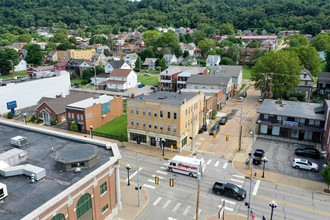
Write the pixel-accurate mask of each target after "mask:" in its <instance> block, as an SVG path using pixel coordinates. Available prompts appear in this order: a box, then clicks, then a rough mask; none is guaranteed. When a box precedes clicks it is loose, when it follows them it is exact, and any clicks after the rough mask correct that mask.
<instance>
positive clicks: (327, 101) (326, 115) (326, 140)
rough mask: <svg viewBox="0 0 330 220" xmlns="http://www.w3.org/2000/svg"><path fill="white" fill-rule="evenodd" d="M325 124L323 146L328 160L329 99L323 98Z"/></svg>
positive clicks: (329, 152)
mask: <svg viewBox="0 0 330 220" xmlns="http://www.w3.org/2000/svg"><path fill="white" fill-rule="evenodd" d="M324 114H325V125H324V135H323V147H324V149H325V151H326V152H327V155H326V158H327V161H328V162H329V161H330V101H329V100H325V103H324Z"/></svg>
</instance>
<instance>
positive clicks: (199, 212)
mask: <svg viewBox="0 0 330 220" xmlns="http://www.w3.org/2000/svg"><path fill="white" fill-rule="evenodd" d="M201 212H202V210H201V209H198V216H199V214H201ZM194 218H196V214H195V216H194Z"/></svg>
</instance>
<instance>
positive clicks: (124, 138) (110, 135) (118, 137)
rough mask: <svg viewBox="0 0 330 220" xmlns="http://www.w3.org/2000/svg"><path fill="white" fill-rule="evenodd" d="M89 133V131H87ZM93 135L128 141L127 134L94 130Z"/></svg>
mask: <svg viewBox="0 0 330 220" xmlns="http://www.w3.org/2000/svg"><path fill="white" fill-rule="evenodd" d="M86 133H89V132H86ZM93 135H95V136H98V137H104V138H109V139H114V140H118V141H127V136H124V135H123V136H122V137H121V136H117V135H113V134H106V133H102V132H96V131H93Z"/></svg>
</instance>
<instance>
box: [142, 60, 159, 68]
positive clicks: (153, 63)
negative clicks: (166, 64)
mask: <svg viewBox="0 0 330 220" xmlns="http://www.w3.org/2000/svg"><path fill="white" fill-rule="evenodd" d="M156 61H157V58H146V60H145V61H144V63H143V64H142V68H145V69H147V70H155V69H156Z"/></svg>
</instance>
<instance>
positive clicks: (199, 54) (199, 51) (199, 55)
mask: <svg viewBox="0 0 330 220" xmlns="http://www.w3.org/2000/svg"><path fill="white" fill-rule="evenodd" d="M194 57H196V58H201V57H202V50H201V49H199V48H198V47H197V48H196V49H195V51H194Z"/></svg>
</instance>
